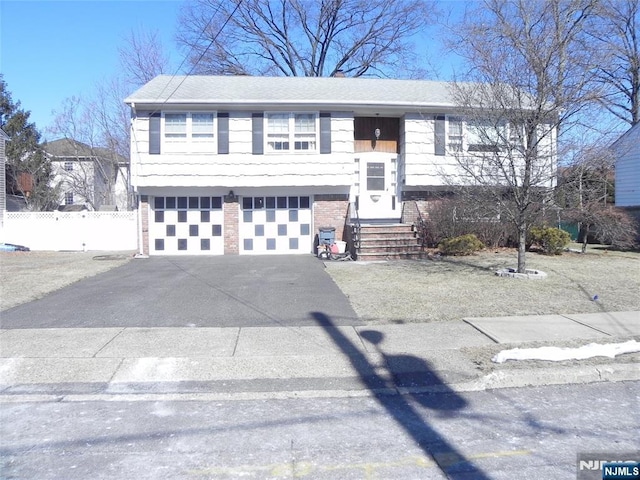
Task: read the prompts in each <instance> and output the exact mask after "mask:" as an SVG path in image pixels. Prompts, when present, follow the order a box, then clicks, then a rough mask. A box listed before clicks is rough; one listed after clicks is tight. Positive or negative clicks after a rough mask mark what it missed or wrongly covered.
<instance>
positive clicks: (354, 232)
mask: <svg viewBox="0 0 640 480" xmlns="http://www.w3.org/2000/svg"><path fill="white" fill-rule="evenodd" d="M349 227H350V229H351V243H352V246H353V251H352V254H353V253H355V254H357V253H358V250H360V230H361V228H362V227H361V225H360V216H359V214H358V204H357V202H351V203H349Z"/></svg>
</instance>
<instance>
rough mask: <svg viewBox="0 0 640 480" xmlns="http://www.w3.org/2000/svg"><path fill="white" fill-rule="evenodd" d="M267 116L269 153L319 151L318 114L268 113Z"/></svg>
mask: <svg viewBox="0 0 640 480" xmlns="http://www.w3.org/2000/svg"><path fill="white" fill-rule="evenodd" d="M266 116H267V150H268V151H271V152H290V151H294V152H315V151H317V139H318V125H317V123H318V122H317V117H318V116H317V114H315V113H289V112H287V113H268V114H266ZM292 146H293V149H292V148H291V147H292Z"/></svg>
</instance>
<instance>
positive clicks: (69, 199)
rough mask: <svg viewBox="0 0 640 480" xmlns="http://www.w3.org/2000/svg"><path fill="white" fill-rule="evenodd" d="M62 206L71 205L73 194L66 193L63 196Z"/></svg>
mask: <svg viewBox="0 0 640 480" xmlns="http://www.w3.org/2000/svg"><path fill="white" fill-rule="evenodd" d="M64 204H65V205H73V192H66V193H65V194H64Z"/></svg>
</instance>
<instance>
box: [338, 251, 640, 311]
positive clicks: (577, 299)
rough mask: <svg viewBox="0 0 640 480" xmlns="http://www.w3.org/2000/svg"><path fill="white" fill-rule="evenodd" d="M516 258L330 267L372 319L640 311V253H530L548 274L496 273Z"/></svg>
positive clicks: (530, 262)
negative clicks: (535, 276) (526, 277)
mask: <svg viewBox="0 0 640 480" xmlns="http://www.w3.org/2000/svg"><path fill="white" fill-rule="evenodd" d="M516 263H517V252H516V251H515V250H507V249H500V250H497V251H493V250H488V251H484V252H481V253H480V254H478V255H473V256H467V257H442V258H441V259H440V260H435V261H432V260H423V261H393V262H383V263H359V262H333V263H332V262H327V271H328V272H329V274H330V275H331V276H332V277H333V279H334V281H335V282H336V284H337V285H338V286H339V287H340V289H341V290H342V291H343V292H344V293H345V294H346V295H347V296H348V297H349V299H350V301H351V303H352V305H353V308H354V309H355V311H356V312H357V313H358V315H359V316H360V317H361V318H362V319H365V320H368V321H370V322H374V323H402V322H429V321H443V320H455V319H461V318H464V317H486V316H505V315H540V314H562V313H590V312H601V311H630V310H631V311H632V310H640V254H638V253H628V252H612V251H610V252H607V251H605V250H596V249H591V250H590V251H588V252H587V254H585V255H582V254H576V253H565V254H563V255H560V256H544V255H540V254H536V253H528V254H527V268H532V269H537V270H542V271H544V272H546V273H547V274H548V277H547V278H546V279H544V280H521V279H514V278H502V277H498V276H496V275H495V273H494V272H495V270H498V269H500V268H505V267H515V265H516ZM595 295H597V296H598V300H597V301H594V300H593V298H594V296H595Z"/></svg>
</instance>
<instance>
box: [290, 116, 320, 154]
mask: <svg viewBox="0 0 640 480" xmlns="http://www.w3.org/2000/svg"><path fill="white" fill-rule="evenodd" d="M294 121H295V134H294V140H295V141H294V148H295V150H315V149H316V116H315V115H314V114H313V113H296V114H295V115H294Z"/></svg>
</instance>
